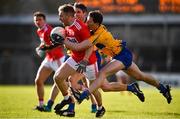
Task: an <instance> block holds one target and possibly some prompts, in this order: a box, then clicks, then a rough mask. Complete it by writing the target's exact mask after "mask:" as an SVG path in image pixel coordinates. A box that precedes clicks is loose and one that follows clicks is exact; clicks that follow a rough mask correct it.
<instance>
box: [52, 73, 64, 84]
mask: <svg viewBox="0 0 180 119" xmlns="http://www.w3.org/2000/svg"><path fill="white" fill-rule="evenodd" d="M53 79H54V82H59V81H62V79H63V77H62V76H61V75H59V74H58V73H55V74H54V76H53Z"/></svg>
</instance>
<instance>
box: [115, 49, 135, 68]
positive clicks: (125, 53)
mask: <svg viewBox="0 0 180 119" xmlns="http://www.w3.org/2000/svg"><path fill="white" fill-rule="evenodd" d="M113 59H116V60H119V61H121V62H122V63H123V64H124V66H125V68H124V69H125V70H126V69H128V68H129V67H130V66H131V64H132V53H131V51H129V49H127V48H126V47H123V48H122V51H121V52H120V53H119V54H118V55H116V56H114V57H113Z"/></svg>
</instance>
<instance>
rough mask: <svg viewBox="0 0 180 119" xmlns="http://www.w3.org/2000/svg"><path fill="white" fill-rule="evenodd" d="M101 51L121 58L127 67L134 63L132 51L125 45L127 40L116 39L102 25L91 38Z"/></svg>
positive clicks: (114, 57)
mask: <svg viewBox="0 0 180 119" xmlns="http://www.w3.org/2000/svg"><path fill="white" fill-rule="evenodd" d="M89 40H90V41H91V43H92V44H93V45H95V46H96V47H97V48H98V50H99V51H100V52H102V53H103V54H105V55H108V56H111V57H112V58H113V59H116V60H119V61H121V62H122V63H123V64H124V66H125V67H124V69H127V68H128V67H129V66H131V64H132V53H131V52H130V51H129V50H128V49H127V48H126V47H125V42H123V41H122V40H117V39H114V38H113V36H112V34H111V33H110V32H109V31H108V30H107V29H106V28H105V26H104V25H101V26H100V27H99V28H98V29H97V30H96V31H95V32H94V33H93V34H92V35H91V37H90V38H89Z"/></svg>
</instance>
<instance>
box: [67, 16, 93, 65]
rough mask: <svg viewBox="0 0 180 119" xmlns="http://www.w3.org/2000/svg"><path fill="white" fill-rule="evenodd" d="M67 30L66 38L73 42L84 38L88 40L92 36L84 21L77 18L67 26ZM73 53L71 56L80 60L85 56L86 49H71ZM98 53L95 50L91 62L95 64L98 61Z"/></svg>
mask: <svg viewBox="0 0 180 119" xmlns="http://www.w3.org/2000/svg"><path fill="white" fill-rule="evenodd" d="M65 30H66V38H67V40H69V41H71V42H76V43H80V42H82V41H84V40H87V39H88V38H89V37H90V32H89V29H88V27H87V25H86V24H85V23H83V22H82V21H80V20H78V19H75V20H74V22H73V24H72V25H71V26H67V27H65ZM71 51H72V52H71V53H72V54H71V57H72V58H73V59H74V60H75V61H76V62H79V61H81V60H82V59H83V58H84V55H85V51H86V50H82V51H73V50H71ZM96 60H97V59H96V54H95V52H93V53H92V54H91V56H90V57H89V64H94V63H95V62H96Z"/></svg>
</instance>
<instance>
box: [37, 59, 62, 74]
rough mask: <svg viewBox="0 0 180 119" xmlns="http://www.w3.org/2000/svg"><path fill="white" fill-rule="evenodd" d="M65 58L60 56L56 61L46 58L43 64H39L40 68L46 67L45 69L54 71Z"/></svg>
mask: <svg viewBox="0 0 180 119" xmlns="http://www.w3.org/2000/svg"><path fill="white" fill-rule="evenodd" d="M64 59H65V56H62V57H61V58H59V59H57V60H53V61H51V60H48V59H47V58H45V59H44V60H43V62H42V63H41V66H40V67H43V66H44V67H47V68H51V69H52V70H53V71H56V70H57V69H58V68H59V67H60V66H61V64H62V63H63V62H64Z"/></svg>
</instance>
